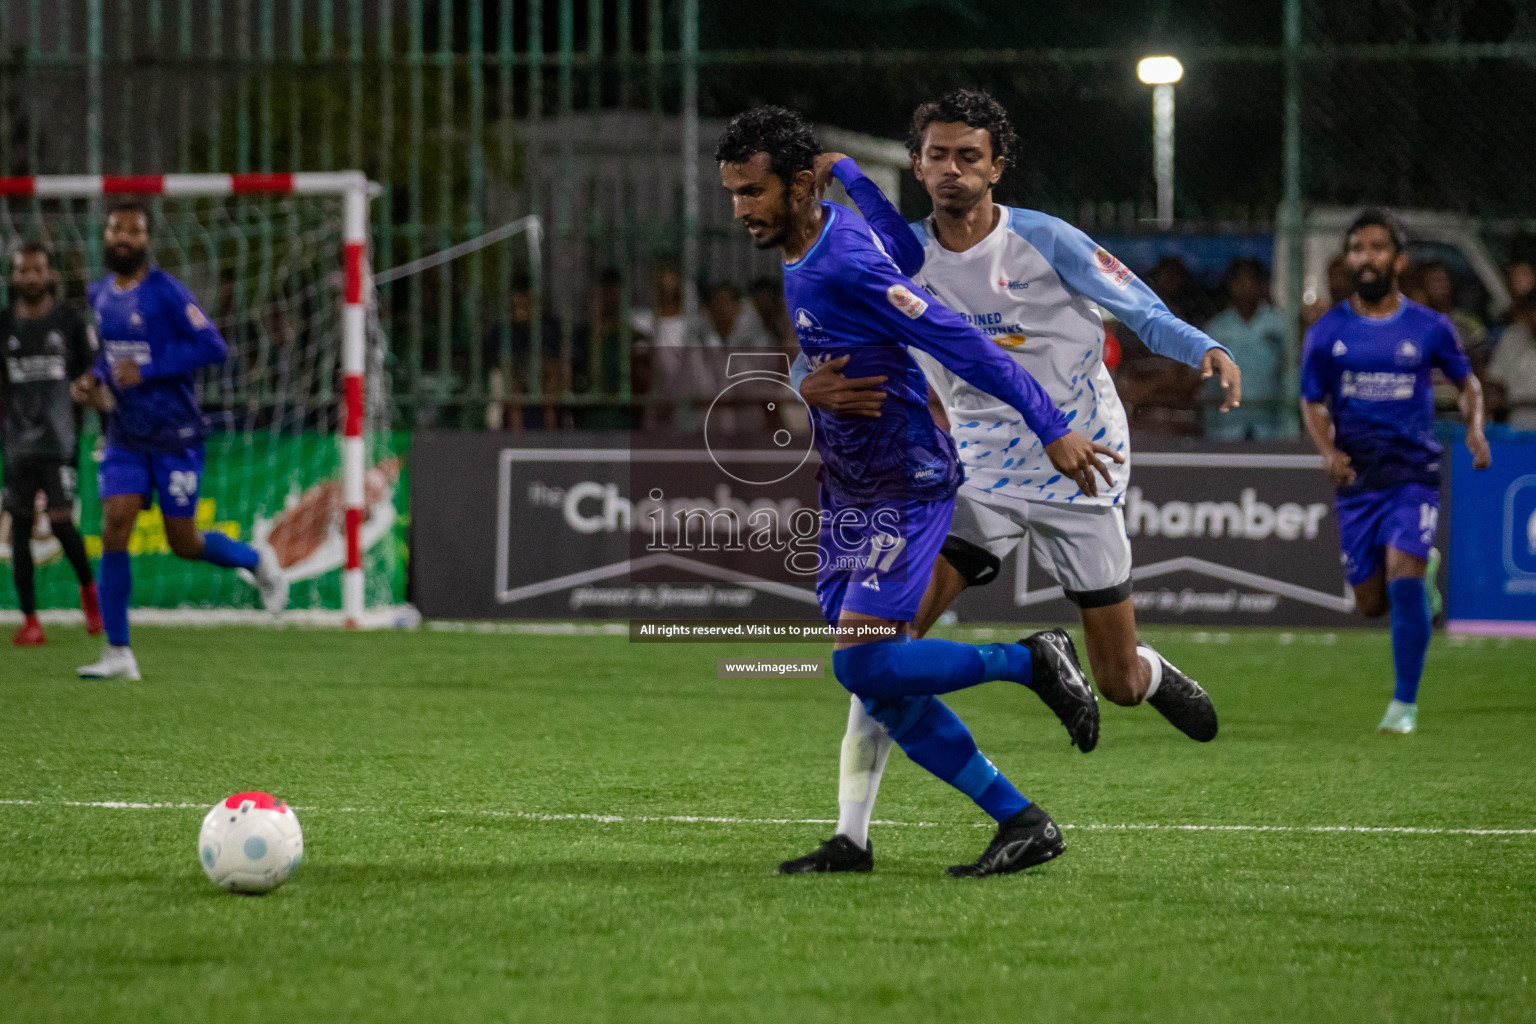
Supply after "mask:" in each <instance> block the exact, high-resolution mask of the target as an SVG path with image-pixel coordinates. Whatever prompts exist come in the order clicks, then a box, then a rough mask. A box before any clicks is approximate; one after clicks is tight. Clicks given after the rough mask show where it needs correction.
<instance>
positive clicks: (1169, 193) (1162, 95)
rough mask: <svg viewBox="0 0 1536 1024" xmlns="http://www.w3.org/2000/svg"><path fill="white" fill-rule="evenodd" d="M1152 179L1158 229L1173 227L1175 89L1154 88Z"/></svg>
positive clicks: (1168, 85) (1159, 86)
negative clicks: (1155, 190)
mask: <svg viewBox="0 0 1536 1024" xmlns="http://www.w3.org/2000/svg"><path fill="white" fill-rule="evenodd" d="M1152 177H1153V179H1154V180H1155V181H1156V182H1157V226H1158V227H1160V228H1165V229H1166V228H1171V227H1173V86H1172V85H1170V84H1165V85H1155V86H1153V87H1152Z"/></svg>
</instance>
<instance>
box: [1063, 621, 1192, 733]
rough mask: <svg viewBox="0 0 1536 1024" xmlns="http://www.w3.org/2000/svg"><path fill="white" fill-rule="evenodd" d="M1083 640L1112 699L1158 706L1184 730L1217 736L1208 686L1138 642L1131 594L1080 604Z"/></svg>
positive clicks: (1101, 689) (1101, 685)
mask: <svg viewBox="0 0 1536 1024" xmlns="http://www.w3.org/2000/svg"><path fill="white" fill-rule="evenodd" d="M1080 611H1081V613H1082V618H1083V639H1084V641H1085V642H1086V643H1087V645H1088V662H1089V664H1090V665H1091V666H1092V667H1093V680H1094V682H1095V683H1097V684H1098V688H1099V692H1100V693H1102V694H1103V695H1104V696H1105V697H1106V698H1107V699H1109V700H1111V701H1113V702H1115V703H1116V704H1120V705H1122V706H1125V707H1134V706H1135V705H1137V704H1141V703H1143V702H1145V703H1147V704H1150V705H1152V707H1154V708H1156V709H1157V711H1158V712H1159V713H1160V714H1161V715H1162V716H1163V717H1164V718H1166V719H1168V721H1169V723H1170V724H1172V725H1173V726H1174V728H1176V729H1178V730H1179V731H1180V732H1182V733H1183V734H1184V735H1186V736H1188V737H1189V738H1191V739H1194V740H1199V741H1200V742H1202V743H1205V742H1209V741H1210V740H1213V739H1215V738H1216V729H1217V719H1216V707H1215V705H1213V704H1212V703H1211V697H1210V695H1209V694H1208V693H1206V692H1205V688H1204V687H1202V686H1201V685H1200V684H1199V683H1197V682H1195V681H1194V680H1193V679H1191V678H1189V676H1187V675H1185V674H1184V673H1183V672H1181V671H1179V669H1178V668H1176V667H1175V666H1174V665H1173V664H1172V663H1171V662H1169V661H1168V659H1167V658H1164V657H1163V656H1162V655H1161V654H1159V653H1158V652H1157V651H1155V650H1153V649H1152V648H1151V647H1148V646H1147V645H1146V644H1138V643H1137V642H1136V612H1135V609H1134V607H1133V606H1132V604H1131V599H1130V598H1125V599H1124V600H1121V601H1117V602H1115V603H1114V604H1105V605H1092V606H1090V605H1087V604H1083V605H1080Z"/></svg>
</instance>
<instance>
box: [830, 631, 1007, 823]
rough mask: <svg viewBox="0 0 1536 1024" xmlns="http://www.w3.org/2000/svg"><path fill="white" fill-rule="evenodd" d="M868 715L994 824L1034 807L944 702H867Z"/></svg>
mask: <svg viewBox="0 0 1536 1024" xmlns="http://www.w3.org/2000/svg"><path fill="white" fill-rule="evenodd" d="M865 646H871V645H865ZM962 646H963V645H962ZM851 649H853V648H850V650H851ZM864 710H866V711H868V712H869V714H870V717H872V718H874V719H875V721H877V722H879V723H880V724H881V725H883V726H885V727H886V729H887V730H888V731H889V732H890V734H891V739H893V740H895V741H896V743H897V745H898V746H900V747H901V749H902V750H904V751H906V754H907V756H908V757H910V758H911V759H912V760H913V761H914V762H915V763H917V764H919V765H921V766H922V767H923V768H926V769H927V770H928V771H930V772H932V773H933V774H934V775H936V776H938V777H939V778H940V779H942V780H944V781H945V782H947V783H949V784H950V785H951V786H954V787H955V788H956V789H958V790H959V791H960V792H962V793H964V794H965V795H966V796H968V797H970V798H971V799H972V800H974V801H976V803H977V805H978V806H979V807H980V808H981V809H982V810H984V811H986V812H987V814H989V815H990V816H991V817H992V818H993V819H994V820H996V821H1004V820H1006V819H1007V818H1011V817H1013V815H1015V814H1017V813H1018V812H1020V811H1022V810H1023V809H1024V808H1026V807H1028V806H1029V801H1028V800H1026V799H1025V798H1024V796H1023V795H1022V794H1021V793H1020V792H1019V791H1018V790H1017V789H1015V788H1014V786H1013V783H1011V782H1009V781H1008V779H1007V777H1006V776H1004V775H1003V773H1002V772H1000V771H998V770H997V768H996V767H995V766H994V765H993V764H992V762H991V761H989V760H987V758H986V755H984V754H983V753H982V752H981V751H980V750H978V749H976V741H975V740H974V739H973V738H972V737H971V731H970V730H969V729H967V728H966V727H965V723H964V722H962V721H960V718H959V716H957V715H956V714H955V713H954V712H953V711H951V710H950V709H949V708H948V707H947V706H946V705H945V703H944V702H943V701H941V700H939V699H938V698H936V697H931V696H928V695H926V694H924V695H921V696H916V697H872V698H865V700H864Z"/></svg>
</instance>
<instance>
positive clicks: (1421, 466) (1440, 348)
mask: <svg viewBox="0 0 1536 1024" xmlns="http://www.w3.org/2000/svg"><path fill="white" fill-rule="evenodd" d="M1433 369H1439V370H1440V371H1442V372H1443V373H1444V374H1445V375H1446V376H1447V377H1449V378H1450V379H1451V380H1452V381H1454V382H1456V383H1457V384H1460V383H1461V382H1462V381H1464V380H1466V379H1467V376H1468V375H1469V374H1470V373H1471V372H1472V367H1471V364H1470V363H1468V362H1467V356H1466V353H1464V352H1462V350H1461V343H1460V342H1459V341H1458V340H1457V338H1456V330H1455V328H1453V327H1452V326H1451V322H1450V321H1449V320H1447V319H1446V318H1445V317H1444V316H1442V315H1441V314H1439V313H1436V312H1435V311H1434V310H1432V309H1429V308H1428V307H1426V306H1421V305H1419V304H1418V303H1417V302H1414V301H1412V300H1410V299H1406V298H1405V299H1402V300H1401V304H1400V305H1399V306H1398V308H1397V311H1396V312H1395V313H1393V314H1392V315H1391V316H1386V317H1369V316H1361V315H1360V314H1359V313H1357V312H1355V309H1354V306H1353V305H1351V303H1350V302H1349V301H1348V300H1345V301H1344V302H1341V303H1339V304H1338V305H1337V306H1334V307H1333V308H1332V309H1330V310H1329V311H1328V312H1327V313H1325V314H1323V317H1322V319H1320V320H1318V321H1317V323H1315V324H1313V325H1312V328H1311V329H1310V330H1309V331H1307V337H1306V343H1305V345H1304V346H1303V348H1302V356H1301V396H1302V398H1304V399H1306V400H1307V401H1308V402H1318V403H1321V402H1328V403H1329V404H1330V406H1331V412H1332V416H1333V427H1334V444H1335V445H1337V446H1338V449H1339V451H1341V452H1343V453H1344V454H1345V455H1348V456H1349V460H1350V463H1351V465H1352V466H1353V467H1354V470H1355V482H1354V483H1353V484H1351V485H1350V486H1348V487H1344V488H1340V490H1339V493H1340V494H1345V495H1349V494H1358V493H1360V492H1361V491H1375V490H1382V489H1385V488H1388V487H1395V486H1396V485H1398V484H1404V483H1420V484H1427V485H1429V486H1431V487H1439V486H1440V456H1441V451H1442V449H1441V446H1440V444H1439V442H1437V441H1436V440H1435V434H1434V420H1435V398H1434V385H1433V382H1432V381H1431V379H1430V371H1431V370H1433Z"/></svg>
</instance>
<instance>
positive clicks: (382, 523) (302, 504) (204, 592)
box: [0, 432, 410, 610]
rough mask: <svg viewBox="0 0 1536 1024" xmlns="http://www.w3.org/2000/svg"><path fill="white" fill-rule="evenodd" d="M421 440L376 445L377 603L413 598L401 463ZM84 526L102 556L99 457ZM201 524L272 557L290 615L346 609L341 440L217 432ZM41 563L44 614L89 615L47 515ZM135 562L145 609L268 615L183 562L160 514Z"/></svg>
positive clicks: (204, 483)
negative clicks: (408, 589) (286, 587)
mask: <svg viewBox="0 0 1536 1024" xmlns="http://www.w3.org/2000/svg"><path fill="white" fill-rule="evenodd" d="M409 445H410V435H409V434H406V433H396V434H393V435H382V436H380V437H376V438H374V439H373V443H372V445H371V446H370V448H371V450H372V451H373V452H374V453H375V454H374V456H373V457H372V459H373V461H372V463H371V464H370V465H369V467H368V472H367V478H366V485H365V495H364V497H365V504H366V510H367V511H366V517H365V519H364V522H363V529H362V544H363V549H364V551H363V565H364V570H365V578H366V580H367V601H368V604H369V605H370V606H376V605H385V604H398V603H400V602H402V601H404V600H405V584H406V578H405V577H406V531H407V529H408V527H409V522H410V516H409V506H408V505H407V504H406V498H407V495H408V493H409V487H410V474H409V472H408V468H407V465H406V463H405V462H404V461H402V459H401V457H400V454H392V453H404V452H405V451H406V449H407V448H408V447H409ZM81 449H82V450H83V451H86V452H94V451H96V449H97V443H96V438H94V437H89V436H87V437H83V438H81ZM78 480H79V497H78V502H77V508H78V509H79V513H78V517H77V518H78V521H79V524H80V529H81V532H82V533H83V534H84V535H85V544H86V553H87V554H89V555H90V557H91V558H92V560H96V559H99V558H100V557H101V502H100V500H99V499H98V498H97V495H96V460H95V459H94V458H93V457H92V456H91V455H87V456H85V457H84V458H82V460H81V471H80V473H79V474H78ZM198 486H199V494H198V502H197V510H196V513H195V515H194V521H195V523H196V525H197V528H198V529H200V530H204V531H208V530H213V531H217V532H220V533H224V534H227V535H228V536H230V537H233V538H235V539H237V540H242V541H246V542H248V543H250V542H260V543H263V544H265V545H267V546H269V547H271V548H272V550H273V552H274V553H275V554H276V556H277V559H278V564H279V565H280V566H281V567H282V569H283V572H284V574H285V575H286V576H287V577H288V580H289V582H290V584H291V590H290V596H289V607H290V608H295V609H331V610H335V609H339V608H340V607H341V568H342V566H343V565H344V564H345V561H346V543H345V537H344V534H343V532H342V526H341V524H342V507H343V501H342V493H341V478H340V454H339V450H338V446H337V439H336V437H335V435H331V434H283V435H278V434H268V433H266V432H257V433H254V434H244V433H239V434H223V433H217V434H211V435H209V437H208V438H207V440H206V442H205V461H204V467H203V474H202V478H201V479H200V480H199V481H198ZM18 540H19V538H16V537H13V536H12V535H11V529H10V523H9V517H8V516H7V517H3V520H0V563H4V564H0V608H4V609H14V608H16V607H17V604H16V591H15V588H14V586H13V584H12V581H11V572H10V565H9V561H10V557H11V548H12V545H13V544H15V543H17V542H18ZM31 544H32V553H33V559H34V561H35V563H36V565H37V575H36V585H37V602H38V607H39V608H44V609H47V608H65V609H73V608H78V607H79V606H80V598H79V594H78V592H77V586H78V584H77V582H76V580H75V575H74V572H73V571H72V570H71V569H70V567H69V564H68V562H67V561H66V560H65V559H64V557H63V552H62V550H61V549H60V547H59V543H58V541H57V540H55V539H54V538H53V537H52V536H51V535H50V534H49V533H48V522H47V516H46V515H39V516H38V517H37V530H36V531H35V533H34V535H33V537H32V538H31ZM128 551H129V554H131V555H132V556H133V603H134V605H135V606H137V607H140V608H146V607H147V608H257V607H259V606H260V601H259V600H258V598H257V595H256V591H255V589H254V588H252V587H250V586H248V585H247V584H245V583H242V582H241V581H240V580H239V579H237V578H236V577H235V574H234V573H230V572H225V571H222V570H219V569H215V568H213V567H212V566H209V565H206V564H203V563H201V562H188V561H184V560H183V559H180V558H177V557H176V556H175V555H174V554H172V553H171V549H170V545H169V543H168V542H167V541H166V538H165V525H164V521H163V520H162V519H161V517H160V510H159V508H158V507H157V508H152V509H149V510H148V511H145V512H142V513H140V514H139V519H138V524H137V526H136V527H135V529H134V532H133V536H132V537H131V538H130V540H129V543H128Z"/></svg>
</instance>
